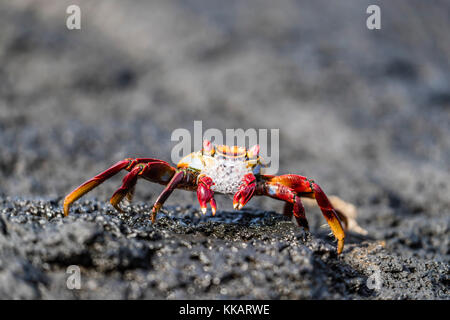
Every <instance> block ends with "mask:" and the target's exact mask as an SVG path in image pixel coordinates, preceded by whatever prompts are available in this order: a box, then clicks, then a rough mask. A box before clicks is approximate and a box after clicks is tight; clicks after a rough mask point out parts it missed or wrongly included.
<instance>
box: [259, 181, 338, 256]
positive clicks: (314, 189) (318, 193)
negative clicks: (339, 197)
mask: <svg viewBox="0 0 450 320" xmlns="http://www.w3.org/2000/svg"><path fill="white" fill-rule="evenodd" d="M263 179H265V180H266V182H265V183H264V182H263V186H262V188H259V189H261V190H262V193H263V194H266V195H269V196H275V197H277V189H274V187H273V185H277V184H281V185H284V186H286V187H288V188H289V189H291V190H292V191H293V192H294V193H295V194H297V195H299V196H304V197H310V198H314V199H316V201H317V204H318V205H319V208H320V210H321V211H322V214H323V216H324V217H325V219H326V221H327V222H328V225H329V226H330V228H331V231H332V232H333V234H334V236H335V237H336V239H337V240H338V248H337V251H338V254H340V253H341V252H342V250H343V248H344V238H345V233H344V229H343V228H342V225H341V222H340V220H339V217H338V215H337V214H336V211H335V210H334V208H333V206H332V205H331V203H330V201H329V200H328V198H327V196H326V195H325V193H324V192H323V190H322V189H321V188H320V186H319V185H318V184H316V183H315V182H313V181H312V180H308V179H307V178H306V177H303V176H300V175H294V174H287V175H282V176H275V177H273V176H267V177H264V176H263ZM278 190H279V192H282V189H278ZM260 192H261V191H260ZM271 192H272V193H273V194H270V193H271ZM282 196H284V195H282Z"/></svg>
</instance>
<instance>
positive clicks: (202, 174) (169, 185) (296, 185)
mask: <svg viewBox="0 0 450 320" xmlns="http://www.w3.org/2000/svg"><path fill="white" fill-rule="evenodd" d="M263 167H264V165H263V163H262V160H261V158H260V156H259V146H258V145H255V146H253V147H252V148H250V149H248V150H247V149H245V148H243V147H237V146H233V147H229V146H225V145H213V144H212V143H211V142H210V141H208V140H205V141H204V142H203V148H202V150H201V151H197V152H193V153H191V154H189V155H187V156H186V157H184V158H183V159H181V161H180V162H179V163H178V165H177V167H176V168H175V167H173V166H171V165H170V164H169V163H167V162H165V161H163V160H158V159H152V158H137V159H132V158H128V159H125V160H122V161H119V162H117V163H116V164H115V165H113V166H112V167H111V168H109V169H107V170H106V171H104V172H102V173H100V174H99V175H97V176H95V177H93V178H92V179H90V180H88V181H86V182H85V183H83V184H82V185H81V186H79V187H78V188H76V189H75V190H74V191H72V192H71V193H70V194H69V195H67V196H66V198H65V199H64V205H63V209H64V215H65V216H67V215H68V214H69V209H70V206H71V204H72V203H73V202H74V201H76V200H77V199H79V198H80V197H82V196H83V195H84V194H86V193H87V192H89V191H90V190H92V189H94V188H95V187H97V186H98V185H100V184H101V183H102V182H104V181H105V180H107V179H109V178H111V177H112V176H114V175H115V174H117V173H118V172H120V171H121V170H126V171H128V172H129V173H128V174H127V175H126V176H125V177H124V179H123V181H122V186H121V187H120V188H119V189H117V191H116V192H115V193H114V194H113V196H112V197H111V200H110V202H111V204H112V205H113V207H114V208H116V209H117V210H118V211H119V212H123V210H122V208H121V207H120V202H121V201H122V199H123V198H124V197H127V199H128V200H130V201H131V199H132V198H133V193H134V188H135V186H136V182H137V181H138V178H143V179H146V180H148V181H151V182H156V183H159V184H162V185H165V188H164V190H163V191H162V193H161V194H160V195H159V197H158V198H157V199H156V202H155V203H154V205H153V208H152V211H151V220H152V222H155V220H156V214H157V213H158V211H159V210H160V209H161V207H162V205H163V204H164V202H165V201H166V200H167V198H168V197H169V196H170V194H171V193H172V192H173V191H174V190H175V189H185V190H190V191H196V192H197V198H198V201H199V203H200V208H201V210H202V212H203V214H205V213H206V208H207V204H208V203H209V204H210V206H211V210H212V214H213V215H214V214H215V213H216V201H215V200H214V193H221V194H231V195H234V197H233V207H234V208H235V209H237V210H239V209H241V208H242V207H244V206H245V204H246V203H247V202H248V201H249V200H250V199H251V198H252V197H253V196H269V197H271V198H274V199H278V200H281V201H284V202H285V207H284V214H285V215H287V216H289V217H291V218H292V219H293V221H295V222H296V223H297V224H298V225H299V226H302V227H303V228H304V229H306V230H308V228H309V227H308V221H307V220H306V216H305V209H304V207H303V204H302V200H301V198H303V197H304V198H310V199H315V201H316V202H317V204H318V205H319V207H320V210H321V211H322V213H323V216H324V217H325V219H326V221H327V222H328V225H329V226H330V228H331V231H332V232H333V234H334V236H335V238H336V239H337V252H338V254H339V253H341V252H342V250H343V248H344V238H345V232H344V229H343V227H342V224H341V221H342V222H343V224H344V226H346V227H348V226H351V224H349V222H354V219H353V218H354V217H352V216H351V210H353V209H354V207H353V206H352V205H350V204H348V203H346V202H344V201H342V200H340V199H339V198H337V197H333V198H332V199H333V201H330V200H329V199H328V197H327V196H326V195H325V193H324V192H323V190H322V188H321V187H320V186H319V185H318V184H317V183H315V182H314V181H313V180H311V179H308V178H306V177H303V176H300V175H296V174H285V175H280V176H274V175H265V174H263V173H262V172H261V171H262V170H261V169H263ZM332 202H333V204H334V207H333V205H332ZM338 207H339V208H338ZM356 226H357V225H356Z"/></svg>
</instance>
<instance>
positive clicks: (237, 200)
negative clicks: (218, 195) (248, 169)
mask: <svg viewBox="0 0 450 320" xmlns="http://www.w3.org/2000/svg"><path fill="white" fill-rule="evenodd" d="M255 190H256V178H255V176H254V175H253V173H247V174H246V175H245V176H244V177H243V178H242V183H241V185H240V186H239V189H238V191H237V192H236V194H235V195H234V197H233V208H234V209H237V210H240V209H242V207H243V206H245V204H246V203H247V202H249V201H250V199H251V198H252V197H253V194H254V193H255Z"/></svg>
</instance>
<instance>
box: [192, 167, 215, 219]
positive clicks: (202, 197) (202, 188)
mask: <svg viewBox="0 0 450 320" xmlns="http://www.w3.org/2000/svg"><path fill="white" fill-rule="evenodd" d="M213 185H214V182H213V181H212V179H211V178H210V177H207V176H201V177H200V178H199V179H198V186H197V199H198V202H199V203H200V210H201V211H202V213H203V214H206V209H207V205H208V202H209V204H210V205H211V211H212V215H213V216H214V215H215V214H216V211H217V206H216V201H215V200H214V191H212V190H211V187H212V186H213Z"/></svg>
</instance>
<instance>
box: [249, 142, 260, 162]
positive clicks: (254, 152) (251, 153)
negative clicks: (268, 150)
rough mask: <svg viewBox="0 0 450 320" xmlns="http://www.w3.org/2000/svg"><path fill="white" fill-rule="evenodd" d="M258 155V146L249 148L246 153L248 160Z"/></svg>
mask: <svg viewBox="0 0 450 320" xmlns="http://www.w3.org/2000/svg"><path fill="white" fill-rule="evenodd" d="M258 155H259V144H255V145H254V146H253V147H251V148H250V149H249V150H248V151H247V157H248V158H249V159H251V158H255V157H257V156H258Z"/></svg>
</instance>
